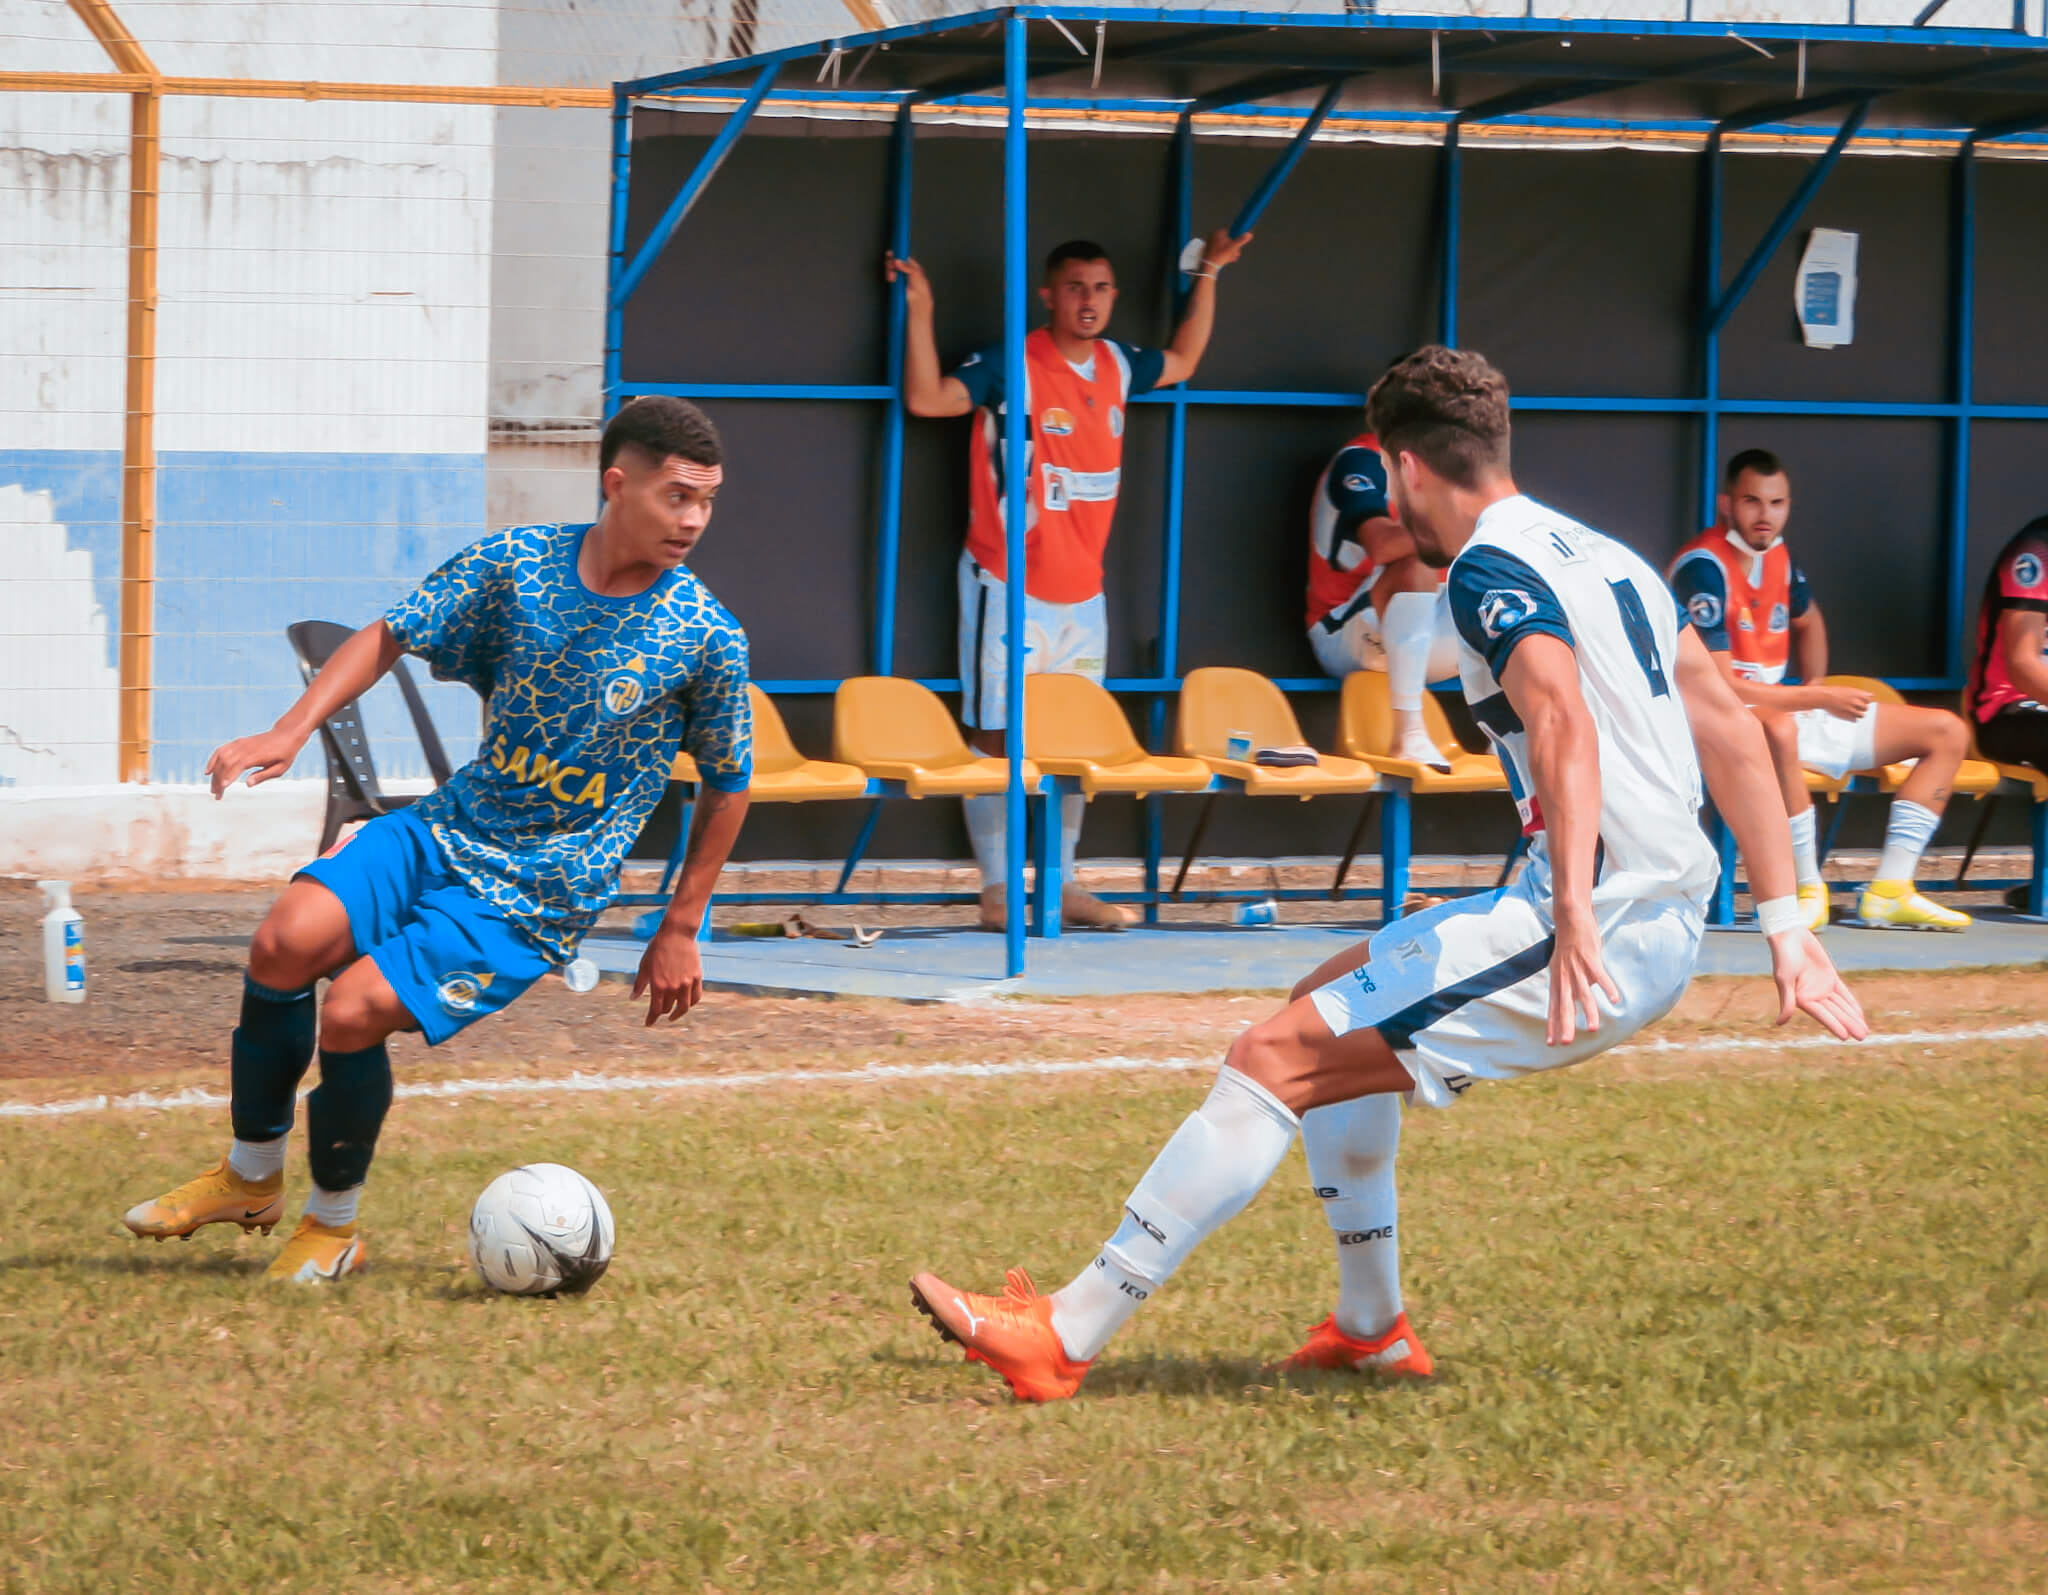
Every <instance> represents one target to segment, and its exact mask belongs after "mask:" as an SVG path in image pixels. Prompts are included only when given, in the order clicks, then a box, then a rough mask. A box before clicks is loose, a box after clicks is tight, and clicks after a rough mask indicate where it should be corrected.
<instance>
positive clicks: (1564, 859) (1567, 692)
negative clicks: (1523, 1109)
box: [1501, 636, 1621, 1047]
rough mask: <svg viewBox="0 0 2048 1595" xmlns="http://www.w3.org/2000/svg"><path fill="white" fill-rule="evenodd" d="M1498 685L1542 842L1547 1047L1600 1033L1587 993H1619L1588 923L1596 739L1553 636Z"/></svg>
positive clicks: (1574, 666) (1596, 800) (1511, 663)
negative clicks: (1508, 708) (1550, 930)
mask: <svg viewBox="0 0 2048 1595" xmlns="http://www.w3.org/2000/svg"><path fill="white" fill-rule="evenodd" d="M1501 687H1502V688H1503V690H1505V691H1506V693H1507V695H1508V702H1509V703H1510V704H1512V705H1513V706H1514V710H1515V713H1516V714H1518V715H1520V716H1521V719H1522V724H1523V725H1524V726H1525V727H1527V728H1528V733H1529V773H1530V777H1531V779H1532V781H1533V782H1534V784H1535V788H1536V802H1537V806H1538V808H1539V810H1540V811H1541V813H1542V815H1543V824H1544V830H1545V834H1546V835H1547V837H1548V839H1549V852H1550V878H1551V898H1552V901H1551V913H1552V917H1553V919H1554V921H1555V926H1556V934H1557V943H1556V947H1555V950H1554V951H1553V952H1552V954H1551V959H1550V1029H1549V1035H1548V1038H1547V1039H1548V1040H1549V1042H1550V1045H1552V1046H1553V1047H1556V1046H1563V1045H1564V1044H1566V1043H1567V1042H1569V1041H1571V1040H1572V1039H1573V1038H1574V1037H1575V1036H1576V1035H1577V1034H1578V1031H1579V1028H1580V1021H1581V1018H1582V1017H1583V1021H1584V1028H1585V1029H1587V1030H1598V1029H1599V1028H1600V1007H1599V1003H1598V1000H1597V999H1596V998H1595V996H1594V993H1595V991H1596V990H1597V991H1602V992H1605V993H1606V994H1607V996H1608V998H1609V1000H1611V1001H1612V1002H1614V1003H1616V1004H1619V1003H1620V1001H1621V992H1620V989H1619V988H1618V987H1616V985H1615V984H1614V981H1613V978H1612V977H1611V976H1609V974H1608V973H1607V969H1606V966H1605V965H1604V964H1603V963H1602V962H1601V959H1600V926H1599V923H1598V921H1596V920H1595V919H1594V917H1593V876H1594V856H1595V853H1596V851H1597V849H1598V847H1599V843H1600V737H1599V733H1598V732H1597V731H1596V730H1595V729H1594V726H1593V716H1592V714H1591V713H1590V712H1589V711H1588V710H1587V708H1586V699H1585V696H1584V694H1583V693H1582V692H1581V691H1580V690H1579V659H1578V655H1577V654H1576V653H1574V652H1573V650H1572V647H1571V644H1569V643H1567V642H1564V641H1563V640H1561V639H1560V638H1557V637H1544V636H1536V637H1530V638H1528V639H1527V640H1526V641H1524V642H1523V643H1522V644H1521V645H1520V646H1519V647H1517V648H1516V649H1515V652H1514V655H1513V657H1511V658H1510V659H1509V660H1508V663H1507V673H1506V674H1505V675H1503V676H1502V677H1501Z"/></svg>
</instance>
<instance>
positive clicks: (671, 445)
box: [597, 393, 725, 472]
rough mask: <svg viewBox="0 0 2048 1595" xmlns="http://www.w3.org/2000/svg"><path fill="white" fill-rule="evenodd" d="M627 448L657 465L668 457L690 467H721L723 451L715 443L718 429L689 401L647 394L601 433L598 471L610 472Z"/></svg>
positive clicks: (622, 412)
mask: <svg viewBox="0 0 2048 1595" xmlns="http://www.w3.org/2000/svg"><path fill="white" fill-rule="evenodd" d="M628 444H630V445H631V446H632V447H634V448H636V449H638V450H639V451H640V452H641V454H642V455H644V456H645V457H646V458H648V459H651V460H653V461H655V462H656V463H659V462H660V461H662V460H665V459H667V458H668V457H669V456H670V455H672V454H673V455H677V456H679V457H680V458H682V459H685V460H688V461H689V462H690V463H691V464H692V465H723V464H724V463H725V448H724V445H723V444H721V443H720V442H719V440H718V428H717V427H715V426H713V425H712V424H711V417H710V416H708V415H706V414H705V413H704V412H703V411H702V410H700V409H698V408H697V407H696V406H695V405H694V404H692V403H691V402H690V401H689V400H688V399H678V398H676V397H674V396H673V395H672V394H667V393H649V394H645V395H643V396H642V397H640V398H637V399H633V400H631V401H629V402H628V403H626V404H625V405H623V406H622V407H621V408H620V410H619V413H618V414H617V415H615V416H613V417H612V418H611V422H610V424H609V425H607V426H606V427H605V429H604V441H603V442H601V443H600V444H598V446H597V468H598V470H599V471H600V472H603V471H608V470H610V469H611V468H612V461H614V460H616V459H617V458H618V457H619V450H620V449H622V448H625V447H626V446H627V445H628Z"/></svg>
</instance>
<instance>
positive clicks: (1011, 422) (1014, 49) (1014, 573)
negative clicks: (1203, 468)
mask: <svg viewBox="0 0 2048 1595" xmlns="http://www.w3.org/2000/svg"><path fill="white" fill-rule="evenodd" d="M1024 66H1025V41H1024V19H1023V18H1022V17H1020V16H1017V15H1015V14H1012V15H1010V16H1009V17H1006V18H1005V19H1004V21H1003V88H1004V91H1005V98H1006V100H1007V101H1008V105H1009V121H1008V124H1007V126H1006V127H1005V128H1004V130H1003V394H1004V398H1005V401H1006V402H1005V403H1004V405H1003V512H1004V513H1003V520H1004V528H1003V552H1004V555H1005V558H1004V562H1003V579H1004V584H1005V592H1004V596H1005V597H1006V598H1007V600H1008V603H1007V605H1006V608H1007V611H1008V613H1007V614H1006V616H1005V617H1004V619H1005V629H1006V633H1007V635H1006V636H1005V637H1004V639H1003V675H1004V679H1005V681H1006V683H1007V688H1008V693H1007V695H1008V699H1009V715H1008V725H1007V729H1006V730H1005V732H1004V735H1003V748H1004V752H1005V753H1006V754H1007V755H1008V756H1009V760H1010V782H1009V790H1008V792H1007V793H1006V795H1005V803H1004V817H1005V821H1006V839H1007V842H1008V852H1009V857H1008V858H1007V859H1005V860H1004V876H1005V883H1004V890H1005V894H1006V899H1007V909H1008V915H1007V923H1006V924H1005V925H1004V927H1003V933H1004V967H1003V973H1004V974H1006V975H1021V974H1023V973H1024V913H1025V905H1024V840H1025V838H1024V543H1025V537H1026V519H1025V518H1026V514H1027V510H1026V504H1025V489H1026V486H1027V485H1028V479H1027V478H1026V475H1025V465H1026V459H1025V429H1026V425H1027V423H1028V422H1029V421H1030V419H1031V413H1030V412H1031V402H1030V395H1029V393H1028V392H1027V391H1026V385H1025V375H1024V305H1025V296H1026V295H1027V294H1028V293H1029V292H1030V291H1031V285H1030V281H1029V279H1028V277H1027V276H1026V272H1025V264H1024V230H1025V226H1026V223H1027V220H1028V213H1027V210H1026V206H1025V196H1026V188H1025V182H1026V174H1025V166H1024V94H1025V76H1024Z"/></svg>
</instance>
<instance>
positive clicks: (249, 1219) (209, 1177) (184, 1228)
mask: <svg viewBox="0 0 2048 1595" xmlns="http://www.w3.org/2000/svg"><path fill="white" fill-rule="evenodd" d="M283 1216H284V1176H283V1175H282V1174H273V1175H271V1176H270V1178H269V1179H267V1180H245V1179H243V1178H242V1176H241V1175H239V1174H237V1173H236V1172H235V1171H234V1170H233V1169H231V1168H229V1167H228V1160H227V1159H226V1158H222V1159H221V1160H220V1161H219V1162H218V1163H216V1164H214V1166H213V1167H212V1168H210V1169H208V1170H207V1171H206V1172H205V1173H204V1174H202V1175H200V1176H199V1177H198V1178H197V1179H191V1180H187V1181H186V1182H185V1183H184V1184H183V1185H180V1186H178V1187H176V1188H175V1189H173V1190H169V1191H166V1192H164V1194H163V1195H162V1196H159V1197H157V1198H156V1199H155V1200H153V1201H148V1202H141V1203H138V1204H137V1205H136V1206H134V1207H131V1208H129V1209H128V1211H127V1212H126V1213H124V1214H123V1215H122V1216H121V1222H122V1223H123V1224H126V1225H127V1226H128V1228H129V1229H131V1230H133V1231H134V1232H135V1233H136V1234H137V1235H145V1236H147V1237H149V1239H151V1240H156V1241H161V1240H168V1239H169V1238H170V1237H171V1236H173V1235H175V1236H177V1237H178V1238H179V1239H180V1240H190V1239H191V1238H192V1232H193V1231H194V1230H196V1229H200V1228H203V1227H204V1226H206V1225H208V1224H239V1225H241V1227H242V1233H243V1234H245V1235H246V1234H247V1233H248V1232H249V1231H250V1230H252V1229H260V1230H261V1231H263V1233H264V1234H266V1235H268V1234H269V1233H270V1232H271V1230H272V1228H273V1227H275V1225H276V1224H277V1221H278V1220H279V1219H280V1218H282V1217H283Z"/></svg>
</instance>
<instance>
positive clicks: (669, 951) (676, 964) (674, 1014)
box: [633, 923, 704, 1027]
mask: <svg viewBox="0 0 2048 1595" xmlns="http://www.w3.org/2000/svg"><path fill="white" fill-rule="evenodd" d="M643 995H644V996H646V997H647V999H648V1001H647V1024H648V1026H650V1027H651V1026H652V1025H653V1024H654V1022H655V1021H656V1020H657V1019H659V1018H661V1017H662V1016H663V1015H664V1014H666V1015H668V1016H669V1017H671V1018H674V1019H680V1018H682V1017H683V1015H684V1014H686V1013H688V1012H689V1011H690V1010H691V1009H692V1008H694V1007H696V1006H697V1004H698V1003H700V1002H702V1001H703V1000H704V959H703V956H702V955H701V954H700V953H699V952H698V951H697V934H696V926H695V924H694V923H692V924H689V925H679V926H678V928H676V929H675V930H670V929H669V928H668V926H667V925H666V924H664V925H663V926H662V927H661V929H659V930H657V931H656V932H655V933H654V940H652V941H651V942H649V943H648V944H647V951H646V952H644V953H642V954H641V955H640V972H639V973H638V974H637V975H635V976H634V977H633V997H634V999H635V1000H636V1001H637V1000H638V999H639V998H640V997H642V996H643Z"/></svg>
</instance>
